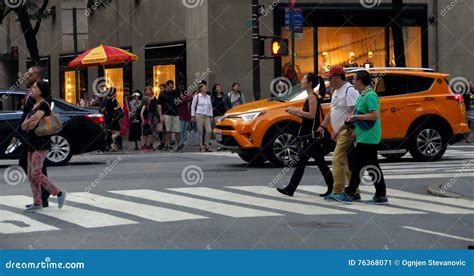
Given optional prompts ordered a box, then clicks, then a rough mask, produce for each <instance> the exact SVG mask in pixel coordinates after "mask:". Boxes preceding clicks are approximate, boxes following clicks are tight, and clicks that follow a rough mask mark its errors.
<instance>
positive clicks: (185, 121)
mask: <svg viewBox="0 0 474 276" xmlns="http://www.w3.org/2000/svg"><path fill="white" fill-rule="evenodd" d="M195 94H196V92H193V93H187V92H184V93H182V94H181V96H180V97H179V98H178V99H177V104H176V110H177V111H178V116H179V123H180V124H179V125H180V133H181V139H180V141H179V144H178V147H177V149H176V151H178V152H183V148H184V147H185V146H186V142H187V138H188V126H189V123H190V122H191V109H190V107H189V105H190V103H191V102H192V100H193V97H194V95H195Z"/></svg>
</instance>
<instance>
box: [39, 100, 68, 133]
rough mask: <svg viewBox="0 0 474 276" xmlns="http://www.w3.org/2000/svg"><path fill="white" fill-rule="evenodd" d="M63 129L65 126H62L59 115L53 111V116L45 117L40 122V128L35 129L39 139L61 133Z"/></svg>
mask: <svg viewBox="0 0 474 276" xmlns="http://www.w3.org/2000/svg"><path fill="white" fill-rule="evenodd" d="M44 102H45V103H46V104H47V105H48V107H49V109H51V106H50V105H49V103H48V102H46V101H44ZM62 129H63V125H62V124H61V120H60V119H59V115H58V114H57V113H54V112H53V111H52V110H51V115H49V116H43V118H41V120H40V121H39V123H38V126H37V127H36V128H35V135H36V136H38V137H44V136H50V135H53V134H56V133H58V132H60V131H61V130H62Z"/></svg>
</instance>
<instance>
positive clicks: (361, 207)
mask: <svg viewBox="0 0 474 276" xmlns="http://www.w3.org/2000/svg"><path fill="white" fill-rule="evenodd" d="M232 188H233V189H237V190H241V191H245V192H251V193H256V194H258V195H263V196H265V195H267V196H271V197H279V198H281V197H282V195H281V194H280V193H278V192H277V191H276V189H267V190H263V189H262V187H258V186H245V187H232ZM298 189H299V190H305V191H311V192H316V193H324V192H326V188H324V187H321V186H301V187H299V188H298ZM290 200H293V201H296V202H298V201H300V202H309V203H315V204H318V205H323V206H330V207H333V208H342V209H350V210H353V211H363V212H368V213H374V214H390V215H408V214H411V215H415V214H423V213H424V212H419V211H413V210H407V209H400V208H394V207H389V206H378V207H380V208H374V206H371V205H368V204H364V203H356V204H353V205H348V204H343V203H338V202H334V201H325V200H324V199H322V198H316V197H315V196H314V195H307V194H306V195H305V194H302V193H298V194H295V197H294V198H291V199H290Z"/></svg>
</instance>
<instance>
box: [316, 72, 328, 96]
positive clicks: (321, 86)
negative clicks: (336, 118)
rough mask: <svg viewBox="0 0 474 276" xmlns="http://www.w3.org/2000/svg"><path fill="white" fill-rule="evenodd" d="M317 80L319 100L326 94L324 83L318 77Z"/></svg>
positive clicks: (321, 78)
mask: <svg viewBox="0 0 474 276" xmlns="http://www.w3.org/2000/svg"><path fill="white" fill-rule="evenodd" d="M318 80H319V96H321V98H324V97H326V92H327V87H326V82H325V81H324V79H323V77H321V76H318Z"/></svg>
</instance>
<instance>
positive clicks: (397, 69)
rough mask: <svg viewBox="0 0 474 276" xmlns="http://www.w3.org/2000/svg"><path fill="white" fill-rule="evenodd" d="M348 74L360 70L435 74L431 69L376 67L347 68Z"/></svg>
mask: <svg viewBox="0 0 474 276" xmlns="http://www.w3.org/2000/svg"><path fill="white" fill-rule="evenodd" d="M345 70H346V72H347V73H354V72H356V71H360V70H368V71H375V70H384V71H400V70H405V71H422V72H435V70H434V69H431V68H416V67H374V68H369V69H367V68H364V67H351V68H345Z"/></svg>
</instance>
